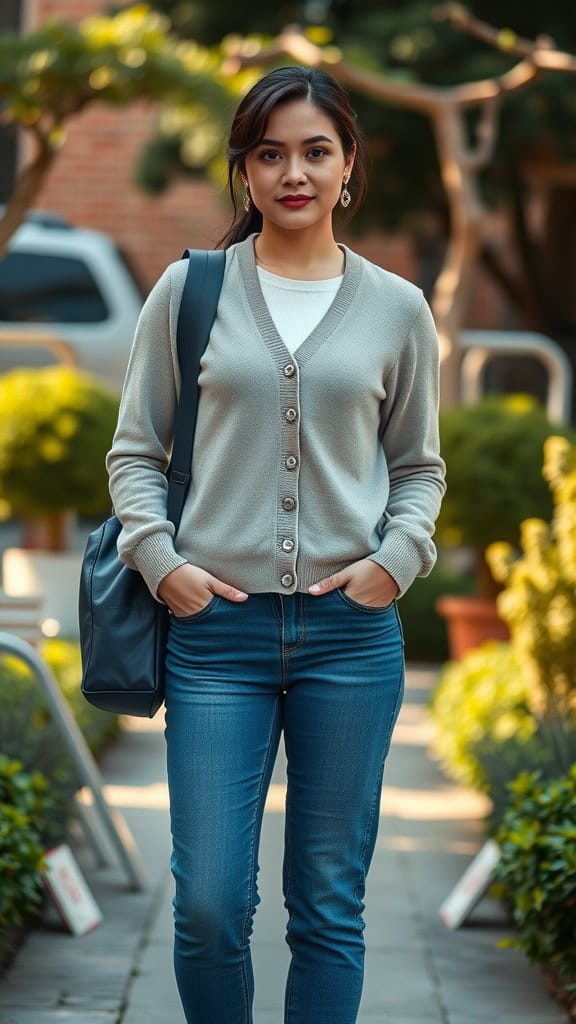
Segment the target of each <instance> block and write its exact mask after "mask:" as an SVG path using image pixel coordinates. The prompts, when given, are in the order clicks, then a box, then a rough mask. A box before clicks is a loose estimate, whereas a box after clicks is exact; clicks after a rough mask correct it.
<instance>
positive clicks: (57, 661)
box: [0, 640, 118, 846]
mask: <svg viewBox="0 0 576 1024" xmlns="http://www.w3.org/2000/svg"><path fill="white" fill-rule="evenodd" d="M41 654H42V657H43V658H44V659H45V661H46V662H47V664H48V665H49V667H50V668H51V670H52V672H53V674H54V676H55V678H56V680H57V682H58V683H59V685H60V688H61V690H62V692H63V694H64V696H65V697H66V699H67V701H68V704H69V706H70V708H71V710H72V713H73V714H74V717H75V718H76V720H77V722H78V725H79V726H80V729H81V731H82V732H83V734H84V736H85V738H86V741H87V743H88V745H89V747H90V748H91V750H92V752H93V753H94V754H97V753H98V752H99V751H100V750H102V748H103V747H104V746H105V744H106V743H107V742H108V741H109V740H110V739H111V737H112V736H113V735H115V733H116V732H117V730H118V719H117V718H116V717H115V716H114V715H110V714H106V713H105V712H103V711H98V710H97V709H96V708H93V707H92V706H91V705H89V704H88V703H87V701H85V700H84V698H83V697H82V695H81V692H80V676H81V669H80V653H79V649H78V645H77V644H72V643H68V642H66V641H63V640H48V641H46V642H45V643H44V645H43V647H42V650H41ZM0 752H1V753H2V754H4V755H6V756H8V757H12V758H18V760H20V761H22V762H23V764H24V766H25V768H26V769H27V770H28V771H32V770H34V769H38V770H40V771H41V772H42V773H43V775H45V776H46V777H47V778H48V779H49V780H50V789H51V795H52V798H53V813H52V814H51V815H50V818H49V819H46V820H45V821H44V822H43V823H42V826H41V834H42V839H43V842H44V845H45V846H50V845H54V844H56V843H59V842H61V841H62V840H63V839H64V837H65V834H66V827H67V821H68V814H69V808H70V801H71V799H72V797H73V795H74V793H75V791H76V789H77V788H78V778H77V775H76V772H75V770H74V766H73V764H72V762H71V759H70V757H69V755H68V753H67V752H66V750H65V749H64V747H63V744H62V738H61V735H60V733H59V731H58V729H57V728H56V727H55V725H54V723H53V722H52V720H51V717H50V714H49V711H48V709H47V706H46V703H45V700H44V698H43V697H42V694H41V692H40V690H39V688H38V686H37V684H36V683H35V682H34V681H33V679H32V676H31V673H30V670H29V669H28V667H27V666H26V665H24V663H23V662H22V661H20V660H19V659H18V658H15V657H11V656H8V655H6V656H4V657H2V658H0Z"/></svg>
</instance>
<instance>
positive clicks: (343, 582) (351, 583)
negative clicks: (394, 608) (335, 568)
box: [309, 558, 400, 608]
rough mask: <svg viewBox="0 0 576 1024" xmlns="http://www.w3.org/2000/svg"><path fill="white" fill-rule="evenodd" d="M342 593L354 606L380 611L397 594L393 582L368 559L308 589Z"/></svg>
mask: <svg viewBox="0 0 576 1024" xmlns="http://www.w3.org/2000/svg"><path fill="white" fill-rule="evenodd" d="M340 589H342V590H345V591H346V593H347V594H348V595H349V597H351V598H352V599H353V600H354V601H357V602H358V604H364V605H366V606H367V607H372V608H383V607H385V606H386V605H388V604H391V603H392V601H393V600H394V598H395V597H397V595H398V593H399V589H400V588H399V587H398V584H397V583H396V580H395V579H393V577H392V576H391V575H390V573H389V572H387V571H386V569H384V568H383V567H382V566H381V565H378V563H377V562H373V561H372V560H371V559H370V558H361V559H360V561H358V562H352V563H351V564H350V565H348V566H346V568H345V569H342V570H341V572H335V573H333V575H332V576H327V577H326V578H325V579H323V580H319V581H318V583H315V584H314V585H313V586H312V587H310V588H309V591H310V593H311V594H327V593H328V592H329V591H330V590H340Z"/></svg>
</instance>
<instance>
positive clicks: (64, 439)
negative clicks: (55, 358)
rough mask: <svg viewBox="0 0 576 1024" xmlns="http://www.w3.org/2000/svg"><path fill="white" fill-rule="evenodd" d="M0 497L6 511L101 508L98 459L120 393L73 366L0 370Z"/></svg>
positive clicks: (103, 496)
mask: <svg viewBox="0 0 576 1024" xmlns="http://www.w3.org/2000/svg"><path fill="white" fill-rule="evenodd" d="M0 409H1V410H2V415H1V416H0V502H1V503H2V506H3V508H4V509H5V511H6V513H7V514H8V515H14V516H44V515H49V514H51V513H55V512H61V511H64V510H66V509H73V510H76V511H77V512H80V513H82V514H85V515H92V514H94V515H99V514H101V513H103V512H105V511H106V509H107V508H108V505H109V502H110V499H109V495H108V482H107V476H106V469H105V465H104V459H105V456H106V452H107V450H108V448H109V447H110V444H111V441H112V435H113V433H114V427H115V423H116V418H117V415H118V401H117V399H116V398H115V397H114V396H113V395H112V394H111V393H109V392H108V391H107V390H106V389H105V388H104V387H102V385H101V384H99V382H98V381H96V380H95V379H94V378H92V377H90V376H89V375H88V374H85V373H80V372H79V371H78V370H74V369H72V368H71V367H63V366H49V367H44V368H41V369H30V370H28V369H26V370H24V369H18V370H12V371H10V372H9V373H6V374H4V375H3V376H2V377H0Z"/></svg>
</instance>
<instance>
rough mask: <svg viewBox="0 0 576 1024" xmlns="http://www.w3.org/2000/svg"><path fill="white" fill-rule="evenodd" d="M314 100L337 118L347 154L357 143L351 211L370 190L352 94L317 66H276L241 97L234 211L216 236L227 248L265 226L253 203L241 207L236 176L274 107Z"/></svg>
mask: <svg viewBox="0 0 576 1024" xmlns="http://www.w3.org/2000/svg"><path fill="white" fill-rule="evenodd" d="M300 99H304V100H310V101H311V102H312V103H314V104H315V105H316V106H317V107H318V108H319V109H320V110H323V111H324V113H325V114H327V115H328V117H329V118H330V119H331V120H332V121H333V122H334V126H335V128H336V130H337V132H338V135H339V136H340V141H341V143H342V149H343V150H344V154H345V155H346V156H348V155H349V154H350V153H351V152H352V149H353V148H354V144H356V147H357V148H356V157H355V160H354V169H353V171H352V178H351V179H350V180H351V188H350V191H351V193H352V202H351V204H350V206H349V207H348V211H347V212H348V213H353V212H354V210H355V209H356V208H357V207H358V206H359V205H360V203H361V202H362V199H363V198H364V195H365V193H366V170H365V163H364V145H363V139H362V135H361V133H360V132H359V130H358V127H357V125H356V114H355V113H354V111H353V109H352V107H351V105H350V100H349V99H348V96H347V94H346V93H345V92H344V89H343V88H342V86H341V85H340V84H339V83H338V82H337V81H336V79H334V78H332V76H331V75H328V74H326V72H325V71H319V70H318V69H317V68H307V67H286V68H275V69H274V71H270V72H269V73H268V74H267V75H264V77H263V78H261V79H259V81H258V82H256V84H255V85H253V86H252V88H251V89H250V91H249V92H247V93H246V96H244V98H243V99H242V100H241V102H240V105H239V107H238V109H237V111H236V114H235V116H234V120H233V122H232V127H231V129H230V136H229V139H228V150H227V156H228V187H229V189H230V196H231V197H232V206H233V208H234V217H233V219H232V223H231V224H230V227H229V228H228V231H227V232H226V234H225V235H224V237H223V238H221V239H220V241H219V242H218V245H219V246H222V247H223V248H224V249H227V248H228V246H230V245H234V243H235V242H242V241H243V240H244V239H245V238H247V237H248V235H251V234H252V233H254V232H258V231H260V230H261V228H262V214H261V213H260V211H259V210H257V209H256V208H255V206H254V204H252V205H251V208H250V211H249V212H248V213H246V212H245V211H244V210H243V209H242V210H239V209H238V201H237V194H236V178H237V176H238V174H239V173H240V172H243V171H244V166H245V160H246V156H247V155H248V153H249V152H250V150H252V149H254V147H255V146H257V145H258V143H259V142H260V139H263V138H264V135H265V132H266V125H267V123H268V119H269V117H270V114H271V113H272V111H273V110H274V109H275V107H277V106H278V105H279V104H281V103H289V102H291V101H293V100H300Z"/></svg>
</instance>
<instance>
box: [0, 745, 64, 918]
mask: <svg viewBox="0 0 576 1024" xmlns="http://www.w3.org/2000/svg"><path fill="white" fill-rule="evenodd" d="M52 810H53V804H52V800H51V797H50V793H49V785H48V782H47V780H46V778H45V777H44V776H43V775H42V774H41V772H38V771H35V772H32V773H26V772H24V771H23V770H22V763H21V762H20V761H11V760H9V759H8V758H7V757H3V756H2V755H0V932H4V931H5V930H6V929H8V928H9V927H11V926H12V925H14V924H21V923H22V921H23V920H24V919H25V917H26V916H27V915H28V914H30V913H32V912H33V911H34V910H36V909H37V908H38V906H39V904H40V903H41V900H42V889H43V884H42V871H43V868H44V861H43V843H42V840H41V831H42V823H43V822H44V821H45V820H47V819H49V817H50V815H51V813H52Z"/></svg>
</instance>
